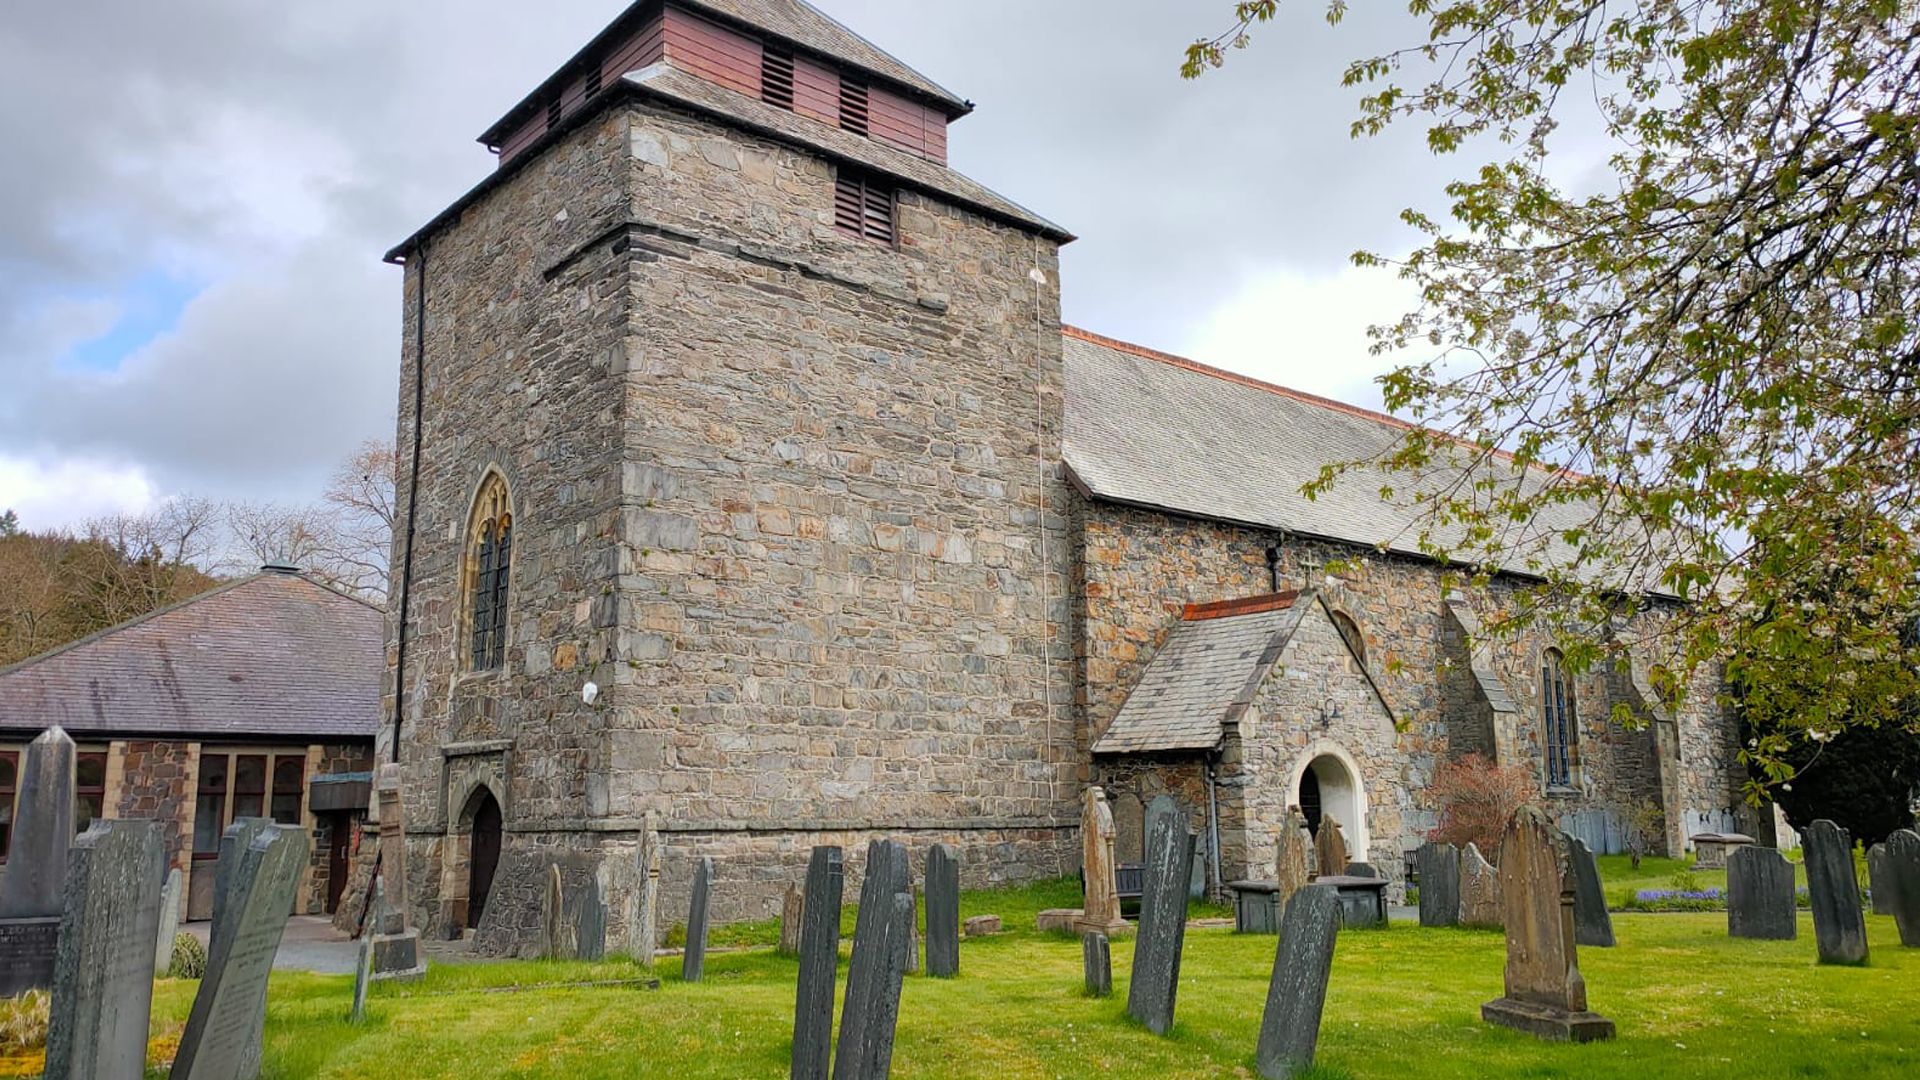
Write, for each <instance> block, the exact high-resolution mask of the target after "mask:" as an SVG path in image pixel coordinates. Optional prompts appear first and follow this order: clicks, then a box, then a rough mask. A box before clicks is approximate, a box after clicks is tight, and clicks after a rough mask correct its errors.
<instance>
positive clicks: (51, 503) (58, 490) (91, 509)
mask: <svg viewBox="0 0 1920 1080" xmlns="http://www.w3.org/2000/svg"><path fill="white" fill-rule="evenodd" d="M157 501H158V492H157V491H156V490H155V488H154V484H153V481H152V480H150V479H149V478H148V477H147V473H146V470H145V469H142V468H141V467H139V466H138V465H116V464H110V463H107V462H101V461H93V460H84V459H74V458H65V459H61V460H57V461H36V460H34V459H32V458H25V457H9V456H0V511H4V510H9V509H11V510H12V511H14V512H15V513H16V514H18V515H19V516H20V527H21V528H23V529H31V530H33V531H35V532H48V531H63V530H76V529H79V528H80V526H81V525H82V524H83V523H84V522H85V521H86V520H87V519H88V518H92V517H102V516H105V515H107V514H118V513H127V514H138V513H144V512H145V511H147V510H149V509H151V508H152V507H153V505H154V504H155V503H156V502H157Z"/></svg>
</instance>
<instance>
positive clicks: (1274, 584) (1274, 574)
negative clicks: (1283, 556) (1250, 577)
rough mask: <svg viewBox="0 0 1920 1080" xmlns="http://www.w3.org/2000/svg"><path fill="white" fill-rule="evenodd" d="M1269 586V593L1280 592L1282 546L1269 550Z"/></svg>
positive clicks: (1269, 548) (1272, 547)
mask: <svg viewBox="0 0 1920 1080" xmlns="http://www.w3.org/2000/svg"><path fill="white" fill-rule="evenodd" d="M1267 584H1268V585H1269V586H1270V588H1269V589H1268V591H1269V592H1279V591H1280V545H1278V544H1274V545H1271V546H1269V547H1268V548H1267Z"/></svg>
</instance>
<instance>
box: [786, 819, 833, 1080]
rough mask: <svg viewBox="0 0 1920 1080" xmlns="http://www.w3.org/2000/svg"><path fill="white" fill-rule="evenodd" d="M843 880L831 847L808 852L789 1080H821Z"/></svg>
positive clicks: (829, 1040)
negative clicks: (810, 853) (810, 854)
mask: <svg viewBox="0 0 1920 1080" xmlns="http://www.w3.org/2000/svg"><path fill="white" fill-rule="evenodd" d="M845 882H846V875H845V870H844V869H843V867H842V865H841V853H840V849H839V848H837V847H830V846H826V845H822V846H819V847H816V848H814V849H813V854H812V856H811V857H810V858H809V859H808V861H807V890H806V894H805V897H806V898H805V900H804V901H802V903H801V923H802V925H801V927H800V942H799V949H800V980H799V984H798V986H797V987H796V988H795V991H794V997H793V1066H792V1077H793V1080H827V1075H828V1066H829V1064H830V1059H831V1054H832V1044H833V980H834V975H835V973H836V969H837V968H838V967H839V965H840V896H841V891H842V889H843V888H844V887H845Z"/></svg>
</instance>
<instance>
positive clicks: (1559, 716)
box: [1540, 648, 1580, 792]
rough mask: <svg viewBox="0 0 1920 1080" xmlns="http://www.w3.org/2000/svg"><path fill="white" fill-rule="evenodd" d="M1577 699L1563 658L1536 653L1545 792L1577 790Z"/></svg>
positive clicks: (1549, 651) (1549, 652)
mask: <svg viewBox="0 0 1920 1080" xmlns="http://www.w3.org/2000/svg"><path fill="white" fill-rule="evenodd" d="M1579 721H1580V710H1579V696H1578V695H1577V694H1576V693H1575V692H1574V686H1573V675H1572V673H1571V672H1569V671H1568V670H1567V658H1566V654H1564V653H1562V652H1561V651H1560V650H1559V649H1555V648H1548V649H1544V650H1542V651H1541V653H1540V749H1541V756H1542V761H1541V764H1542V765H1543V766H1544V767H1545V771H1546V784H1545V788H1546V790H1547V791H1549V792H1564V791H1574V790H1577V782H1578V780H1579V776H1580V722H1579Z"/></svg>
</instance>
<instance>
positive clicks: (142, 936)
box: [45, 820, 167, 1080]
mask: <svg viewBox="0 0 1920 1080" xmlns="http://www.w3.org/2000/svg"><path fill="white" fill-rule="evenodd" d="M166 862H167V845H166V841H164V840H163V839H161V836H160V823H159V822H156V821H105V820H102V821H96V822H94V823H93V824H92V825H90V826H89V827H88V828H87V831H86V832H85V833H84V834H82V835H81V836H80V837H79V838H78V839H77V840H75V841H74V842H73V846H72V848H71V849H70V850H69V851H68V853H67V875H66V886H65V887H66V913H65V914H64V915H63V916H62V917H61V920H60V945H59V950H58V957H57V959H56V960H55V962H54V973H53V1001H52V1003H51V1005H50V1008H49V1013H48V1016H49V1022H48V1025H47V1063H46V1074H45V1076H46V1080H141V1078H142V1077H144V1076H145V1075H146V1073H147V1018H148V1015H149V1013H151V1011H152V1007H153V969H152V967H151V966H150V965H149V964H148V963H147V961H148V960H149V959H150V958H152V956H153V951H154V945H153V941H154V937H155V936H156V935H157V934H159V932H160V896H159V894H160V892H161V885H160V872H161V870H163V869H164V868H165V867H166Z"/></svg>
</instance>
